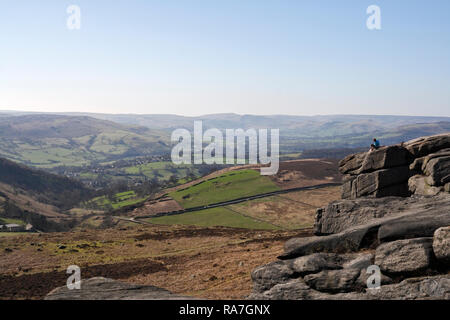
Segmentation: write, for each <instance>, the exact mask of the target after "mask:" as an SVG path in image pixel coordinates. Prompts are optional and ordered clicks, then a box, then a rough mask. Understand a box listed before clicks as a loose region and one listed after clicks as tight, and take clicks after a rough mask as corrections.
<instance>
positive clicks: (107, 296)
mask: <svg viewBox="0 0 450 320" xmlns="http://www.w3.org/2000/svg"><path fill="white" fill-rule="evenodd" d="M185 299H193V298H190V297H183V296H178V295H175V294H173V293H171V292H169V291H167V290H165V289H161V288H158V287H154V286H144V285H135V284H129V283H124V282H120V281H116V280H112V279H106V278H101V277H97V278H91V279H86V280H82V281H81V289H80V290H76V289H73V290H69V289H68V288H67V286H64V287H60V288H56V289H54V290H53V291H51V292H50V293H49V294H48V295H47V297H46V298H45V300H185Z"/></svg>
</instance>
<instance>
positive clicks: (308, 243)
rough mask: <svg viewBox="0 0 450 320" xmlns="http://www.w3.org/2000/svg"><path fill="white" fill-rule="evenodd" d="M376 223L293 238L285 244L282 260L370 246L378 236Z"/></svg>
mask: <svg viewBox="0 0 450 320" xmlns="http://www.w3.org/2000/svg"><path fill="white" fill-rule="evenodd" d="M377 230H378V229H377V228H376V225H375V226H374V225H363V226H360V227H355V228H352V229H349V230H346V231H345V232H341V233H337V234H332V235H329V236H322V237H307V238H293V239H290V240H288V241H287V242H286V244H285V245H284V251H285V252H284V253H283V254H281V255H280V256H279V257H278V258H279V259H281V260H288V259H293V258H297V257H301V256H305V255H310V254H313V253H317V252H325V253H346V252H355V251H358V250H359V249H361V248H363V247H366V246H370V244H371V241H370V240H371V239H373V235H375V236H376V231H377Z"/></svg>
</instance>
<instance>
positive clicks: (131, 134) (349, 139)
mask: <svg viewBox="0 0 450 320" xmlns="http://www.w3.org/2000/svg"><path fill="white" fill-rule="evenodd" d="M197 120H201V121H203V126H204V130H206V129H208V128H218V129H221V130H224V129H228V128H230V129H238V128H243V129H249V128H256V129H258V128H267V129H280V151H281V153H282V154H291V153H298V152H303V151H305V150H320V149H335V150H336V149H353V148H367V147H368V146H370V143H371V141H372V139H373V138H374V137H377V138H379V139H380V140H381V143H382V144H386V145H387V144H395V143H400V142H402V141H406V140H410V139H413V138H417V137H421V136H425V135H432V134H439V133H444V132H450V117H420V116H390V115H377V116H373V115H329V116H288V115H272V116H259V115H258V116H257V115H238V114H231V113H230V114H212V115H205V116H199V117H185V116H178V115H163V114H159V115H137V114H99V113H62V114H39V113H27V112H14V111H11V112H5V111H3V112H0V156H4V157H7V158H9V159H13V160H17V161H20V162H22V163H25V164H27V165H32V166H37V167H43V168H52V167H57V166H60V165H63V164H64V165H67V166H81V165H83V164H88V163H90V162H103V163H104V162H109V161H113V160H120V159H123V158H132V157H136V156H143V155H160V154H164V153H168V152H169V151H170V141H169V139H170V134H171V132H172V131H173V130H174V129H177V128H186V129H188V130H192V129H193V124H194V121H197ZM316 154H318V155H320V152H316Z"/></svg>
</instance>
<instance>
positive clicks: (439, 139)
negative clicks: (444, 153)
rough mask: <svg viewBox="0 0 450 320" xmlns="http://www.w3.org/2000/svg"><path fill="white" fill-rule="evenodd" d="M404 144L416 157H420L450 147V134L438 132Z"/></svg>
mask: <svg viewBox="0 0 450 320" xmlns="http://www.w3.org/2000/svg"><path fill="white" fill-rule="evenodd" d="M403 146H404V147H405V148H406V149H407V150H408V151H409V152H410V153H411V154H412V156H413V157H414V158H420V157H423V156H426V155H428V154H430V153H434V152H437V151H439V150H442V149H446V148H450V134H448V133H444V134H438V135H434V136H429V137H421V138H417V139H414V140H411V141H408V142H405V143H404V144H403Z"/></svg>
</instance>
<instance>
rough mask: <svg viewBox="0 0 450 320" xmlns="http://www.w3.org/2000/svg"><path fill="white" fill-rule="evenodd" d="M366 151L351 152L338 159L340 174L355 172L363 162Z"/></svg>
mask: <svg viewBox="0 0 450 320" xmlns="http://www.w3.org/2000/svg"><path fill="white" fill-rule="evenodd" d="M366 155H367V152H360V153H356V154H351V155H349V156H347V157H345V158H344V159H342V160H341V161H339V172H341V173H342V174H357V173H358V170H359V169H360V168H361V165H362V164H363V162H364V159H365V157H366Z"/></svg>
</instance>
